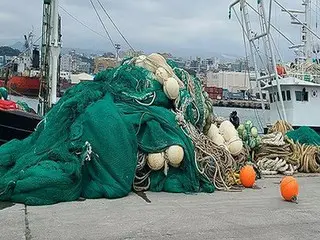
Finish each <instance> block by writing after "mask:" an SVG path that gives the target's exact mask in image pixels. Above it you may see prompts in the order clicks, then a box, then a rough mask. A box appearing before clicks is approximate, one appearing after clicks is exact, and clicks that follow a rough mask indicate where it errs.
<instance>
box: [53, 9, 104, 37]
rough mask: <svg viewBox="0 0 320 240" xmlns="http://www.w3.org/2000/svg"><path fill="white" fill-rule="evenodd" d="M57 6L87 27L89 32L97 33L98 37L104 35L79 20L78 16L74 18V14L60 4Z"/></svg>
mask: <svg viewBox="0 0 320 240" xmlns="http://www.w3.org/2000/svg"><path fill="white" fill-rule="evenodd" d="M59 7H60V8H61V10H62V11H64V12H65V13H66V14H67V15H69V16H70V17H71V18H72V19H74V20H75V21H76V22H78V23H79V24H80V25H82V26H84V27H85V28H87V29H89V30H90V31H91V32H93V33H95V34H97V35H99V36H100V37H103V38H104V37H105V36H103V35H102V34H101V33H99V32H97V31H95V30H94V29H92V28H91V27H89V26H88V25H86V24H85V23H83V22H82V21H80V20H79V19H78V18H76V17H75V16H73V15H72V14H71V13H70V12H68V11H67V10H66V9H65V8H63V7H62V6H60V5H59Z"/></svg>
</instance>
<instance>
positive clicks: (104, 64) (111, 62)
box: [94, 57, 117, 73]
mask: <svg viewBox="0 0 320 240" xmlns="http://www.w3.org/2000/svg"><path fill="white" fill-rule="evenodd" d="M116 65H117V61H116V59H115V58H107V57H97V58H95V59H94V73H98V72H101V71H103V70H105V69H108V68H113V67H115V66H116Z"/></svg>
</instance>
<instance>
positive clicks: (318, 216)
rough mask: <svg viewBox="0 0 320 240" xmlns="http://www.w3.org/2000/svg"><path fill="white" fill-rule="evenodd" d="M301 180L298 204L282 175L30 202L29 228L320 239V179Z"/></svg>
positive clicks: (97, 234)
mask: <svg viewBox="0 0 320 240" xmlns="http://www.w3.org/2000/svg"><path fill="white" fill-rule="evenodd" d="M298 181H299V184H300V195H299V203H298V204H293V203H288V202H285V201H283V200H282V199H281V197H280V193H279V182H280V178H279V177H278V178H266V179H264V180H260V181H259V182H258V186H260V187H261V189H245V190H244V191H243V192H233V193H230V192H215V193H213V194H205V193H201V194H189V195H186V194H169V193H163V192H161V193H152V192H147V196H148V198H149V199H150V200H151V203H147V202H146V201H145V200H143V199H142V198H140V197H139V196H137V195H136V194H130V195H129V196H128V197H125V198H122V199H116V200H107V199H99V200H86V201H84V202H72V203H60V204H56V205H52V206H43V207H28V220H29V227H30V231H31V237H32V239H199V238H201V239H304V240H305V239H320V200H319V199H320V188H319V186H320V178H319V177H312V178H311V177H309V178H303V177H301V178H298Z"/></svg>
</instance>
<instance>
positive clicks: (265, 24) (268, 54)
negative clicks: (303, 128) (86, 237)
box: [229, 0, 287, 120]
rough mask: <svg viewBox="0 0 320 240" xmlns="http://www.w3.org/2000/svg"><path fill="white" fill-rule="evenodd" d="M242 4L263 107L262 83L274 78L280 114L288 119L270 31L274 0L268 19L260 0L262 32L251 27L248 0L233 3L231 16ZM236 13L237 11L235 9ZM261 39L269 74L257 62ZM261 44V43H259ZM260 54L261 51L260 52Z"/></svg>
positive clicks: (242, 21) (242, 13)
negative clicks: (263, 72) (259, 68)
mask: <svg viewBox="0 0 320 240" xmlns="http://www.w3.org/2000/svg"><path fill="white" fill-rule="evenodd" d="M238 3H239V4H240V12H241V20H240V19H239V18H238V20H239V22H240V24H241V25H242V28H243V29H242V30H243V31H244V32H245V35H246V37H247V40H248V42H249V47H250V54H251V58H252V61H253V64H254V69H255V77H256V82H257V85H258V88H259V93H260V100H261V104H262V109H263V110H264V109H265V106H264V102H263V97H262V86H261V85H262V84H263V85H264V86H266V85H269V84H270V83H271V84H272V80H273V79H275V80H276V84H277V89H278V94H279V101H280V104H281V108H282V116H281V114H280V118H282V119H284V120H287V116H286V111H285V107H284V103H283V98H282V91H281V87H280V83H279V78H280V76H279V75H278V73H277V67H276V60H275V56H274V53H273V52H274V51H273V47H272V44H271V37H270V35H271V33H270V26H271V21H270V20H271V11H272V0H270V5H269V14H268V19H267V14H266V11H265V7H264V1H263V0H258V3H257V4H258V16H259V20H260V23H261V33H260V34H259V33H255V32H254V31H253V30H252V28H251V23H250V18H249V11H248V3H247V0H236V1H235V2H234V3H232V4H231V5H230V7H229V11H230V13H229V14H230V16H231V9H233V10H234V7H235V5H237V4H238ZM235 13H236V11H235ZM259 39H262V41H263V43H264V47H265V55H264V57H265V58H266V59H265V60H266V61H267V62H266V65H265V67H266V70H267V76H262V75H261V74H260V73H259V70H258V64H257V59H256V55H255V53H256V52H257V53H258V47H257V41H258V40H259ZM258 44H259V43H258ZM258 54H259V53H258ZM260 59H261V60H262V57H261V56H260Z"/></svg>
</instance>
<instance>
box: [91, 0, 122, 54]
mask: <svg viewBox="0 0 320 240" xmlns="http://www.w3.org/2000/svg"><path fill="white" fill-rule="evenodd" d="M89 1H90V3H91V5H92V7H93V9H94V11H95V13H96V15H97V17H98V18H99V21H100V23H101V25H102V27H103V28H104V31H105V32H106V34H107V36H108V38H109V40H110V42H111V44H112V46H113V48H114V49H116V50H117V47H116V45H115V44H114V42H113V40H112V38H111V36H110V34H109V32H108V30H107V28H106V26H105V25H104V23H103V21H102V19H101V17H100V15H99V13H98V11H97V9H96V7H95V6H94V4H93V2H92V0H89Z"/></svg>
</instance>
